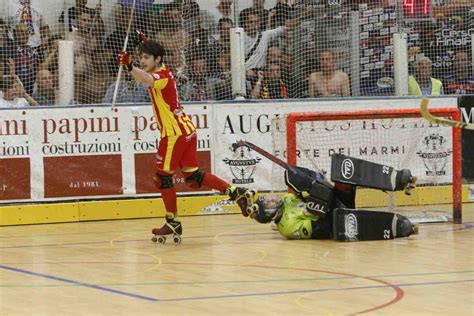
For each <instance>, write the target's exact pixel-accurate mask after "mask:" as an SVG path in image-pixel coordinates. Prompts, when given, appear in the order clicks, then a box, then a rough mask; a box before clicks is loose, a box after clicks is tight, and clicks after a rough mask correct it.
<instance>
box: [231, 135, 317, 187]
mask: <svg viewBox="0 0 474 316" xmlns="http://www.w3.org/2000/svg"><path fill="white" fill-rule="evenodd" d="M242 146H245V147H248V148H250V149H252V150H254V151H256V152H257V153H259V154H260V155H262V156H263V157H265V158H267V159H269V160H270V161H272V162H274V163H276V164H277V165H279V166H280V167H282V168H283V169H286V170H288V172H291V173H293V174H298V175H300V176H301V177H304V178H309V180H310V181H313V179H311V178H310V177H309V176H308V175H306V174H304V173H303V172H301V171H300V170H298V168H297V167H295V166H292V165H290V164H288V163H286V162H284V161H283V160H281V159H280V158H278V157H276V156H275V155H272V154H270V153H269V152H268V151H266V150H264V149H263V148H261V147H259V146H257V145H255V144H252V143H250V142H247V141H245V140H239V141H238V142H235V143H233V144H232V149H233V150H234V151H235V150H236V149H237V148H239V147H242Z"/></svg>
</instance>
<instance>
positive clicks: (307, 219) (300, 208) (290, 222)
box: [277, 193, 319, 239]
mask: <svg viewBox="0 0 474 316" xmlns="http://www.w3.org/2000/svg"><path fill="white" fill-rule="evenodd" d="M281 202H282V206H281V207H282V208H283V210H282V216H281V219H280V221H279V222H278V224H277V227H278V230H279V231H280V234H282V235H283V236H285V237H286V238H288V239H310V238H311V234H312V232H313V226H312V222H313V221H317V220H319V217H318V216H315V215H312V214H311V213H309V212H307V211H306V205H305V203H304V202H303V201H302V200H301V199H300V198H298V197H297V196H296V195H294V194H291V193H290V194H285V195H284V196H283V197H282V198H281Z"/></svg>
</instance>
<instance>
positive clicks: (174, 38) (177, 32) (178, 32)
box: [155, 2, 191, 84]
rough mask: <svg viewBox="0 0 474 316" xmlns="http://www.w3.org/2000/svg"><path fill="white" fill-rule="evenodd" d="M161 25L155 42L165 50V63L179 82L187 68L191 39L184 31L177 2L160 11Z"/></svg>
mask: <svg viewBox="0 0 474 316" xmlns="http://www.w3.org/2000/svg"><path fill="white" fill-rule="evenodd" d="M158 21H159V23H160V25H159V26H158V32H157V33H156V35H155V40H156V41H157V42H158V43H160V44H161V45H163V47H164V48H165V56H164V58H163V60H164V62H165V63H166V64H167V65H168V66H170V67H171V69H172V70H173V72H174V75H175V76H176V78H177V80H178V84H179V81H180V77H181V75H182V72H183V71H184V69H183V68H184V66H185V62H186V60H185V56H184V50H185V48H186V47H190V44H191V38H190V36H189V34H188V33H187V32H186V31H185V30H184V29H183V23H182V20H181V11H180V8H179V5H178V4H177V3H175V2H172V3H169V4H167V5H166V7H164V8H163V9H162V10H161V11H160V16H159V19H158Z"/></svg>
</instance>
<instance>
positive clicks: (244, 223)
mask: <svg viewBox="0 0 474 316" xmlns="http://www.w3.org/2000/svg"><path fill="white" fill-rule="evenodd" d="M473 206H474V205H473V204H471V205H466V207H465V208H464V214H463V216H464V224H460V225H454V224H450V223H449V224H448V223H446V224H424V225H422V226H421V228H420V234H419V235H417V236H414V237H410V238H405V239H395V240H391V241H375V242H358V243H356V242H354V243H338V242H334V241H315V240H308V241H287V240H285V239H283V238H282V237H280V235H279V234H278V233H277V232H275V231H272V230H271V228H270V226H269V225H262V224H258V223H256V222H254V221H251V220H250V219H248V218H243V217H242V216H240V215H213V216H193V217H184V218H182V221H183V225H184V229H185V235H184V239H183V243H182V244H181V245H179V246H175V245H173V244H172V243H170V244H166V245H158V244H153V243H152V242H151V241H150V237H151V235H150V233H149V231H150V229H151V228H152V227H154V226H158V225H159V224H161V223H162V219H144V220H123V221H102V222H84V223H70V224H53V225H30V226H16V227H1V228H0V243H1V244H0V248H1V250H0V254H1V255H0V315H116V314H120V315H191V314H192V315H202V314H208V315H224V314H225V315H246V314H254V315H303V314H306V315H353V314H367V315H397V316H399V315H474V283H473V281H474V267H473V251H474V250H473V249H474V248H473V240H474V239H473V237H474V229H473V227H474V226H473V218H474V216H473V215H472V214H473V212H474V207H473Z"/></svg>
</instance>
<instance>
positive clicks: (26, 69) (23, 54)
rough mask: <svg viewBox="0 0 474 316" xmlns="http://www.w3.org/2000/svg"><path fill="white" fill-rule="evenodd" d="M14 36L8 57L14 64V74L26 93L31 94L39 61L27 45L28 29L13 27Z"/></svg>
mask: <svg viewBox="0 0 474 316" xmlns="http://www.w3.org/2000/svg"><path fill="white" fill-rule="evenodd" d="M14 36H15V40H14V45H15V46H14V49H13V50H11V52H10V56H9V57H10V58H11V59H13V60H14V62H15V65H16V70H15V73H16V74H17V75H18V77H19V78H20V80H21V82H22V84H23V86H24V88H25V90H26V92H27V93H28V94H31V93H33V86H34V82H35V80H36V72H37V70H38V66H39V64H40V63H41V60H40V57H39V55H38V53H37V52H36V50H35V49H34V48H32V47H31V46H29V45H28V44H27V43H28V37H29V35H28V27H27V26H26V25H25V24H17V25H16V26H15V30H14Z"/></svg>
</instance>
